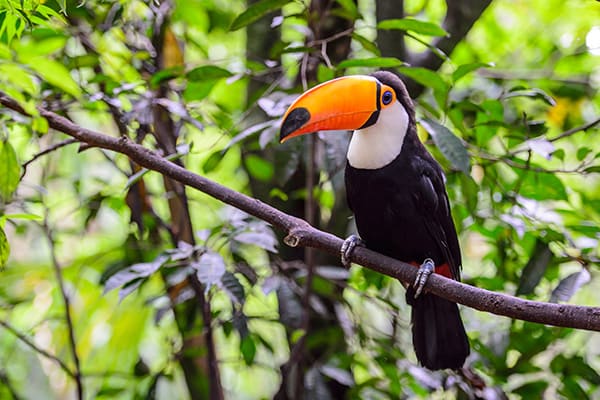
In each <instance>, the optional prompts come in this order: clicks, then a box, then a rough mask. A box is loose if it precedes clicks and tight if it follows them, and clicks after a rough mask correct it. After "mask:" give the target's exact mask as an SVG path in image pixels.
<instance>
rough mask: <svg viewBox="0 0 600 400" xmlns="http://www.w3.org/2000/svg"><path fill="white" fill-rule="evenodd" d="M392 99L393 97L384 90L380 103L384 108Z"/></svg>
mask: <svg viewBox="0 0 600 400" xmlns="http://www.w3.org/2000/svg"><path fill="white" fill-rule="evenodd" d="M393 99H394V95H393V94H392V92H390V91H389V90H386V91H385V92H383V96H381V102H382V103H383V104H384V105H386V106H387V105H388V104H390V103H391V102H392V100H393Z"/></svg>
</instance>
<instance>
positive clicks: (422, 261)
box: [280, 71, 469, 370]
mask: <svg viewBox="0 0 600 400" xmlns="http://www.w3.org/2000/svg"><path fill="white" fill-rule="evenodd" d="M327 130H337V131H339V130H342V131H344V130H353V131H354V132H353V134H352V138H351V140H350V145H349V147H348V153H347V162H346V169H345V186H346V199H347V202H348V206H349V207H350V209H351V210H352V212H353V213H354V218H355V221H356V227H357V230H358V234H359V235H360V238H358V237H356V236H350V237H349V238H348V239H347V240H346V241H345V242H344V245H343V246H342V250H341V253H342V254H341V256H342V263H344V264H345V265H348V264H349V257H350V254H351V252H352V250H353V249H354V248H355V246H357V245H364V246H366V247H367V248H368V249H371V250H374V251H377V252H379V253H382V254H384V255H386V256H389V257H392V258H395V259H397V260H400V261H404V262H407V263H410V264H412V265H414V266H415V267H418V268H419V271H418V274H417V279H416V281H415V283H414V284H413V285H412V286H409V287H407V292H406V300H407V303H408V304H410V305H411V306H412V315H411V323H412V339H413V346H414V349H415V353H416V356H417V359H418V361H419V362H420V363H421V365H423V366H425V367H426V368H429V369H431V370H439V369H445V368H451V369H459V368H461V367H462V366H463V364H464V362H465V359H466V357H467V356H468V355H469V340H468V337H467V334H466V332H465V328H464V325H463V322H462V320H461V317H460V313H459V310H458V306H457V304H456V303H453V302H451V301H448V300H446V299H443V298H441V297H438V296H435V295H433V294H431V293H428V292H427V291H423V288H424V286H425V285H426V282H427V278H428V276H429V275H430V274H431V273H433V272H435V273H438V274H441V275H443V276H446V277H448V278H451V279H455V280H460V269H461V254H460V247H459V243H458V237H457V234H456V228H455V226H454V222H453V219H452V215H451V213H450V204H449V201H448V195H447V193H446V188H445V177H444V173H443V170H442V168H441V166H440V165H439V164H438V162H437V161H436V160H435V159H434V158H433V156H432V155H431V154H430V153H429V151H427V149H426V148H425V146H424V145H423V143H421V141H420V140H419V137H418V136H417V123H416V117H415V109H414V106H413V103H412V101H411V99H410V96H409V95H408V92H407V90H406V87H405V86H404V83H403V82H402V80H401V79H400V78H399V77H398V76H396V75H395V74H393V73H392V72H388V71H379V72H375V73H373V74H372V75H353V76H346V77H341V78H337V79H333V80H330V81H327V82H324V83H322V84H320V85H318V86H315V87H314V88H312V89H310V90H308V91H307V92H305V93H304V94H302V95H301V96H300V97H298V98H297V99H296V100H295V101H294V102H293V103H292V104H291V105H290V107H289V108H288V110H287V111H286V113H285V114H284V116H283V122H282V125H281V131H280V141H281V142H284V141H286V140H288V139H290V138H292V137H296V136H300V135H304V134H307V133H313V132H318V131H327Z"/></svg>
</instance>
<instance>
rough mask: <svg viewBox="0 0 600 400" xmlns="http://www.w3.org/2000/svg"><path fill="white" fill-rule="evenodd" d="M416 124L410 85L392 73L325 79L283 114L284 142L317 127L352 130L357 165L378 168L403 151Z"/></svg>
mask: <svg viewBox="0 0 600 400" xmlns="http://www.w3.org/2000/svg"><path fill="white" fill-rule="evenodd" d="M414 126H415V116H414V108H413V105H412V101H411V100H410V97H409V96H408V93H407V91H406V87H405V86H404V84H403V83H402V81H401V80H400V78H398V77H397V76H396V75H394V74H393V73H391V72H384V71H380V72H376V73H374V74H373V75H353V76H347V77H342V78H337V79H333V80H330V81H327V82H324V83H322V84H320V85H318V86H315V87H314V88H312V89H310V90H308V91H307V92H305V93H304V94H302V95H301V96H300V97H298V98H297V99H296V101H294V103H292V105H291V106H290V107H289V109H288V110H287V111H286V113H285V114H284V116H283V123H282V125H281V136H280V141H281V142H285V141H286V140H288V139H290V138H292V137H296V136H300V135H304V134H307V133H312V132H317V131H330V130H353V131H354V132H355V133H354V136H353V138H352V141H351V143H350V147H349V150H348V160H349V161H350V164H351V165H352V166H354V167H357V168H368V169H374V168H380V167H382V166H384V165H386V164H387V163H389V162H391V161H392V160H393V159H394V158H395V157H396V156H397V155H398V154H399V152H400V150H401V148H402V143H403V141H404V137H405V136H406V133H407V132H408V131H409V130H410V129H411V127H414Z"/></svg>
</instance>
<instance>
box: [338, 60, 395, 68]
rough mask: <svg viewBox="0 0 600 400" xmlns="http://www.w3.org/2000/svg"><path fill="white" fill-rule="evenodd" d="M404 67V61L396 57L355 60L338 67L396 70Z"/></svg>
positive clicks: (342, 63) (347, 61)
mask: <svg viewBox="0 0 600 400" xmlns="http://www.w3.org/2000/svg"><path fill="white" fill-rule="evenodd" d="M401 65H404V63H403V62H402V61H400V60H399V59H397V58H395V57H372V58H355V59H351V60H344V61H342V62H341V63H339V64H338V65H337V67H338V68H339V69H343V68H352V67H378V68H394V67H400V66H401Z"/></svg>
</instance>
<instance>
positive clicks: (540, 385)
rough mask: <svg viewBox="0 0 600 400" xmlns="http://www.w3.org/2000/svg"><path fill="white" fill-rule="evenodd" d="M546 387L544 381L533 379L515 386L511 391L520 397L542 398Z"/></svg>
mask: <svg viewBox="0 0 600 400" xmlns="http://www.w3.org/2000/svg"><path fill="white" fill-rule="evenodd" d="M547 387H548V382H546V381H533V382H528V383H525V384H523V385H521V386H519V387H517V388H516V389H514V390H513V392H514V393H515V394H517V395H520V396H521V398H522V399H542V398H544V392H545V391H546V388H547Z"/></svg>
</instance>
